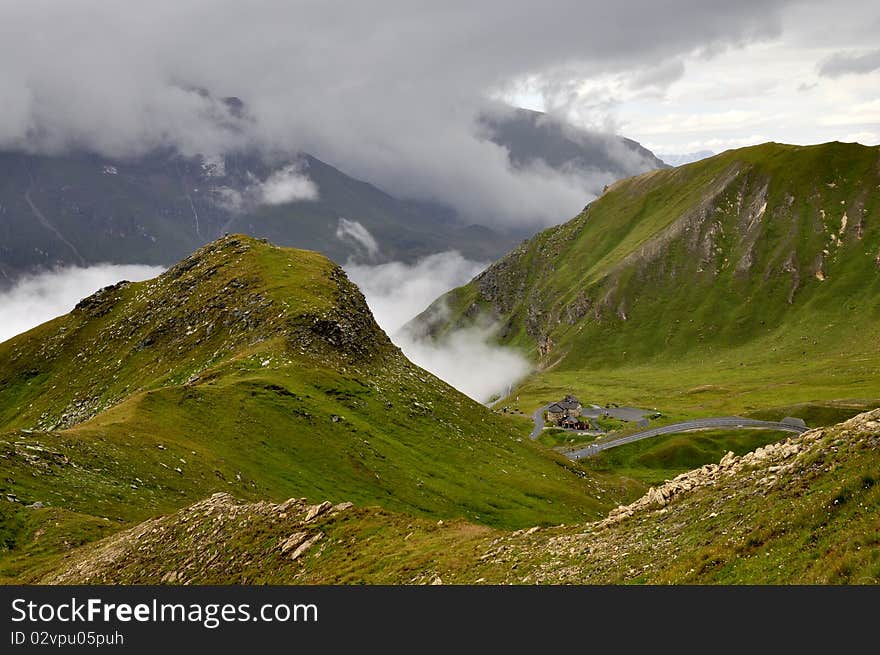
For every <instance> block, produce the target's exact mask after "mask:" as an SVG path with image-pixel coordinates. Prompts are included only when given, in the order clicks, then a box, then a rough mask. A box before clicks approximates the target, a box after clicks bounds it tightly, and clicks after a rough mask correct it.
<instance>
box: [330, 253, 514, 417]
mask: <svg viewBox="0 0 880 655" xmlns="http://www.w3.org/2000/svg"><path fill="white" fill-rule="evenodd" d="M485 267H486V264H485V263H481V262H474V261H471V260H468V259H465V258H464V257H462V256H461V254H459V253H457V252H454V251H448V252H442V253H437V254H434V255H430V256H428V257H425V258H424V259H421V260H419V261H417V262H416V263H414V264H405V263H402V262H391V263H387V264H379V265H368V264H362V263H356V262H351V261H350V262H349V263H348V264H346V266H345V270H346V272H347V273H348V276H349V278H350V279H351V280H352V281H353V282H354V283H355V284H357V285H358V286H359V287H360V289H361V291H362V292H363V294H364V297H365V298H366V300H367V304H368V305H369V307H370V309H371V310H372V312H373V315H374V316H375V318H376V322H377V323H378V324H379V326H380V327H382V329H383V330H385V332H386V333H387V334H388V336H389V337H390V338H391V340H392V341H393V342H394V344H395V345H397V346H398V347H399V348H400V349H401V350H402V351H403V353H404V354H405V355H406V356H407V357H408V358H409V360H410V361H412V362H413V363H415V364H417V365H418V366H421V367H422V368H424V369H425V370H427V371H430V372H431V373H433V374H434V375H436V376H437V377H438V378H440V379H441V380H444V381H445V382H447V383H449V384H450V385H452V386H453V387H455V388H456V389H458V390H459V391H461V392H462V393H464V394H465V395H467V396H470V397H471V398H473V399H474V400H477V401H479V402H483V403H485V402H487V401H489V400H490V399H491V398H492V397H493V396H497V395H503V394H505V393H506V392H507V390H508V389H509V387H510V386H512V385H514V384H516V383H517V382H518V381H519V380H521V379H522V378H523V377H524V376H525V375H526V374H527V373H528V372H529V370H530V365H529V362H528V361H527V360H526V359H525V358H524V357H523V356H522V355H520V354H519V353H518V352H516V351H515V350H512V349H509V348H502V347H500V346H498V345H495V344H493V343H492V337H493V334H494V330H493V328H492V327H491V326H486V327H479V328H478V327H474V328H468V329H463V330H457V331H455V332H453V333H451V334H449V335H448V336H446V337H444V338H443V339H442V340H439V341H432V340H429V339H425V338H420V337H417V336H415V335H414V334H412V333H411V332H410V331H408V330H403V329H401V328H403V327H404V325H405V324H406V323H407V322H408V321H409V320H411V319H412V318H414V317H415V316H417V315H418V314H420V313H421V312H422V311H424V310H425V309H427V307H428V306H429V305H430V304H431V303H432V302H433V301H434V300H435V299H436V298H438V297H440V296H441V295H443V294H444V293H446V292H447V291H449V290H451V289H454V288H455V287H458V286H461V285H462V284H466V283H467V282H469V281H470V280H471V279H472V278H473V277H474V276H475V275H476V274H477V273H479V272H480V271H482V270H483V269H484V268H485Z"/></svg>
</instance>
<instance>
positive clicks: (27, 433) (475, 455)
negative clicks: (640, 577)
mask: <svg viewBox="0 0 880 655" xmlns="http://www.w3.org/2000/svg"><path fill="white" fill-rule="evenodd" d="M638 489H639V487H638V486H637V485H635V486H634V485H633V484H631V483H628V482H626V481H623V482H620V481H619V480H618V479H617V478H616V477H615V476H607V475H605V474H602V473H599V474H597V475H588V474H586V473H585V472H584V471H582V470H579V469H577V468H576V467H575V466H574V465H573V464H571V463H570V462H568V461H567V460H565V459H563V458H561V457H558V456H553V455H550V456H548V454H547V453H545V452H543V451H542V450H541V449H539V448H538V447H536V446H535V445H533V444H532V443H530V442H529V441H528V439H525V440H524V439H522V438H521V436H520V435H519V432H518V430H517V426H516V425H515V424H514V422H513V420H512V419H510V418H508V417H504V416H501V415H499V414H495V413H493V412H491V411H490V410H488V409H486V408H485V407H483V406H482V405H479V404H478V403H476V402H474V401H472V400H470V399H469V398H467V397H466V396H464V395H462V394H461V393H459V392H457V391H456V390H455V389H453V388H451V387H449V386H448V385H446V384H445V383H443V382H441V381H440V380H438V379H437V378H435V377H433V376H432V375H431V374H429V373H427V372H425V371H423V370H422V369H420V368H418V367H416V366H414V365H413V364H411V363H410V362H409V361H408V360H406V358H405V357H404V356H403V355H402V354H401V352H400V351H399V350H398V349H397V348H396V347H395V346H394V345H392V343H391V342H390V341H389V339H388V337H387V336H386V335H385V334H384V333H383V332H382V331H381V329H380V328H379V327H378V326H377V325H376V323H375V321H374V320H373V317H372V315H371V314H370V311H369V309H368V308H367V305H366V303H365V301H364V298H363V296H362V295H361V293H360V292H359V291H358V289H357V287H355V286H354V285H353V284H352V283H351V282H349V281H348V279H347V277H346V276H345V273H344V272H343V271H342V269H341V268H339V267H338V266H336V265H335V264H333V263H332V262H330V261H329V260H328V259H326V258H325V257H323V256H322V255H319V254H317V253H314V252H309V251H303V250H294V249H286V248H280V247H276V246H273V245H270V244H268V243H266V242H263V241H260V240H255V239H252V238H249V237H245V236H240V235H234V236H230V237H225V238H221V239H220V240H218V241H215V242H213V243H211V244H209V245H207V246H205V247H203V248H201V249H200V250H198V251H196V252H195V253H194V254H193V255H191V256H190V257H188V258H186V259H184V260H183V261H181V262H180V263H178V264H177V265H175V266H173V267H172V268H171V269H169V270H168V271H167V272H165V273H164V274H162V275H161V276H159V277H158V278H155V279H153V280H148V281H146V282H141V283H127V282H122V283H119V284H117V285H114V286H112V287H107V288H105V289H102V290H101V291H99V292H98V293H96V294H94V295H93V296H90V297H89V298H86V299H84V300H83V301H82V302H80V303H79V305H77V307H76V308H75V309H74V310H73V311H72V312H71V313H70V314H67V315H65V316H61V317H59V318H57V319H54V320H52V321H50V322H48V323H45V324H43V325H41V326H38V327H36V328H34V329H32V330H30V331H29V332H26V333H24V334H22V335H19V336H17V337H14V338H13V339H11V340H9V341H6V342H4V343H2V344H0V577H2V578H4V579H16V578H17V577H18V576H19V575H20V574H21V573H22V572H23V571H25V570H32V569H34V567H39V566H42V565H43V564H46V563H48V562H49V561H51V560H53V559H54V558H56V557H58V556H59V555H60V554H61V553H63V552H64V551H66V550H68V549H69V548H71V547H73V546H74V545H79V544H82V543H85V542H88V541H92V540H94V539H96V538H99V537H102V536H105V535H107V534H110V533H113V532H115V531H118V530H120V529H123V528H126V527H130V526H131V525H134V524H136V523H138V522H140V521H144V520H147V519H152V518H153V517H155V516H157V515H160V514H165V513H169V512H175V511H177V510H179V509H180V508H182V507H184V506H186V505H188V504H190V503H193V502H196V501H198V500H200V499H202V498H204V497H207V496H210V495H211V494H214V493H220V492H224V493H231V494H234V495H236V496H237V497H239V498H244V499H248V500H251V501H254V500H271V501H273V502H281V501H283V500H285V499H288V498H291V497H296V498H303V499H307V500H308V501H311V502H313V503H315V502H321V501H323V500H325V499H329V500H331V501H332V502H335V503H338V502H342V501H353V502H357V503H358V504H361V505H365V506H380V507H382V508H385V509H387V510H393V511H396V512H405V513H407V514H409V515H411V516H415V517H423V518H425V519H426V520H427V519H430V520H431V521H433V522H435V523H436V521H437V520H438V519H444V520H450V519H457V518H463V519H468V520H469V521H471V522H473V523H477V524H485V525H490V526H496V527H523V526H527V525H531V524H533V523H543V524H549V523H559V522H571V521H573V520H584V519H586V518H594V517H597V516H600V515H601V514H602V512H603V511H606V510H607V509H608V508H609V507H611V506H613V505H614V504H615V502H616V501H615V499H620V498H623V497H631V496H632V494H633V493H637V491H638ZM303 502H306V500H304V501H303Z"/></svg>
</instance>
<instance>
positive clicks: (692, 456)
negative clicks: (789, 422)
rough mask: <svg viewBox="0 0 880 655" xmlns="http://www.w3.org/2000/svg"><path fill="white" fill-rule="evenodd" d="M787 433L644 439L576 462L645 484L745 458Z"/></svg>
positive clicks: (718, 433) (708, 432) (694, 434)
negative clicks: (726, 457) (725, 460)
mask: <svg viewBox="0 0 880 655" xmlns="http://www.w3.org/2000/svg"><path fill="white" fill-rule="evenodd" d="M789 436H790V433H785V432H774V431H772V430H700V431H697V432H684V433H681V434H670V435H663V436H659V437H652V438H650V439H643V440H641V441H636V442H634V443H630V444H624V445H623V446H618V447H616V448H611V449H609V450H606V451H603V452H601V453H599V454H598V455H595V456H593V457H587V458H584V459H581V460H579V464H580V465H581V466H582V467H584V468H585V469H586V470H588V471H596V472H598V471H614V472H615V473H617V474H619V475H625V476H629V477H632V478H634V479H636V480H638V481H639V482H642V483H643V484H646V485H657V484H661V483H663V482H664V481H666V480H670V479H672V478H674V477H675V476H677V475H678V474H680V473H684V472H685V471H690V470H692V469H695V468H699V467H701V466H703V465H704V464H711V463H714V462H718V461H719V460H720V459H721V458H722V457H723V456H724V455H725V454H726V453H727V452H728V451H733V453H734V454H736V455H744V454H745V453H747V452H751V451H752V450H755V449H756V448H759V447H761V446H764V445H766V444H768V443H773V442H775V441H780V440H782V439H785V438H787V437H789Z"/></svg>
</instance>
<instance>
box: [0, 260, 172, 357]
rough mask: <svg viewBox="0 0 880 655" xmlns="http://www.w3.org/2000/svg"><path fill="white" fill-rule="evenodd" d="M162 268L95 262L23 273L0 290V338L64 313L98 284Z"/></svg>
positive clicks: (142, 277) (150, 274)
mask: <svg viewBox="0 0 880 655" xmlns="http://www.w3.org/2000/svg"><path fill="white" fill-rule="evenodd" d="M163 270H164V269H162V268H161V267H158V266H139V265H116V264H98V265H96V266H89V267H87V268H79V267H70V268H61V269H57V270H54V271H51V272H47V273H40V274H36V275H29V276H26V277H23V278H21V279H20V280H19V281H18V282H17V283H16V284H15V286H13V287H12V288H11V289H9V290H8V291H4V292H0V342H3V341H6V340H7V339H11V338H12V337H14V336H15V335H17V334H21V333H22V332H26V331H27V330H30V329H31V328H33V327H36V326H37V325H40V324H41V323H45V322H46V321H48V320H51V319H53V318H55V317H57V316H61V315H62V314H66V313H67V312H69V311H70V310H72V309H73V308H74V306H75V305H76V303H78V302H79V301H80V300H82V299H83V298H85V297H86V296H89V295H91V294H93V293H94V292H95V291H97V290H98V289H100V288H102V287H105V286H107V285H110V284H115V283H116V282H119V281H121V280H129V281H132V282H137V281H140V280H146V279H149V278H152V277H155V276H157V275H159V274H160V273H162V271H163Z"/></svg>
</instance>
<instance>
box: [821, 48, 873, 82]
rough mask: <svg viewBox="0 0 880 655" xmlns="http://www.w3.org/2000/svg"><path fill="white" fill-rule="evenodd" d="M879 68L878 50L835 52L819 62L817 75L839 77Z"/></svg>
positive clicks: (861, 73)
mask: <svg viewBox="0 0 880 655" xmlns="http://www.w3.org/2000/svg"><path fill="white" fill-rule="evenodd" d="M878 69H880V50H872V51H871V52H863V53H856V52H836V53H834V54H833V55H831V56H830V57H828V58H827V59H825V60H824V61H822V62H821V63H820V64H819V75H822V76H823V77H831V78H835V77H841V76H842V75H851V74H853V75H864V74H866V73H873V72H874V71H875V70H878Z"/></svg>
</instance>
